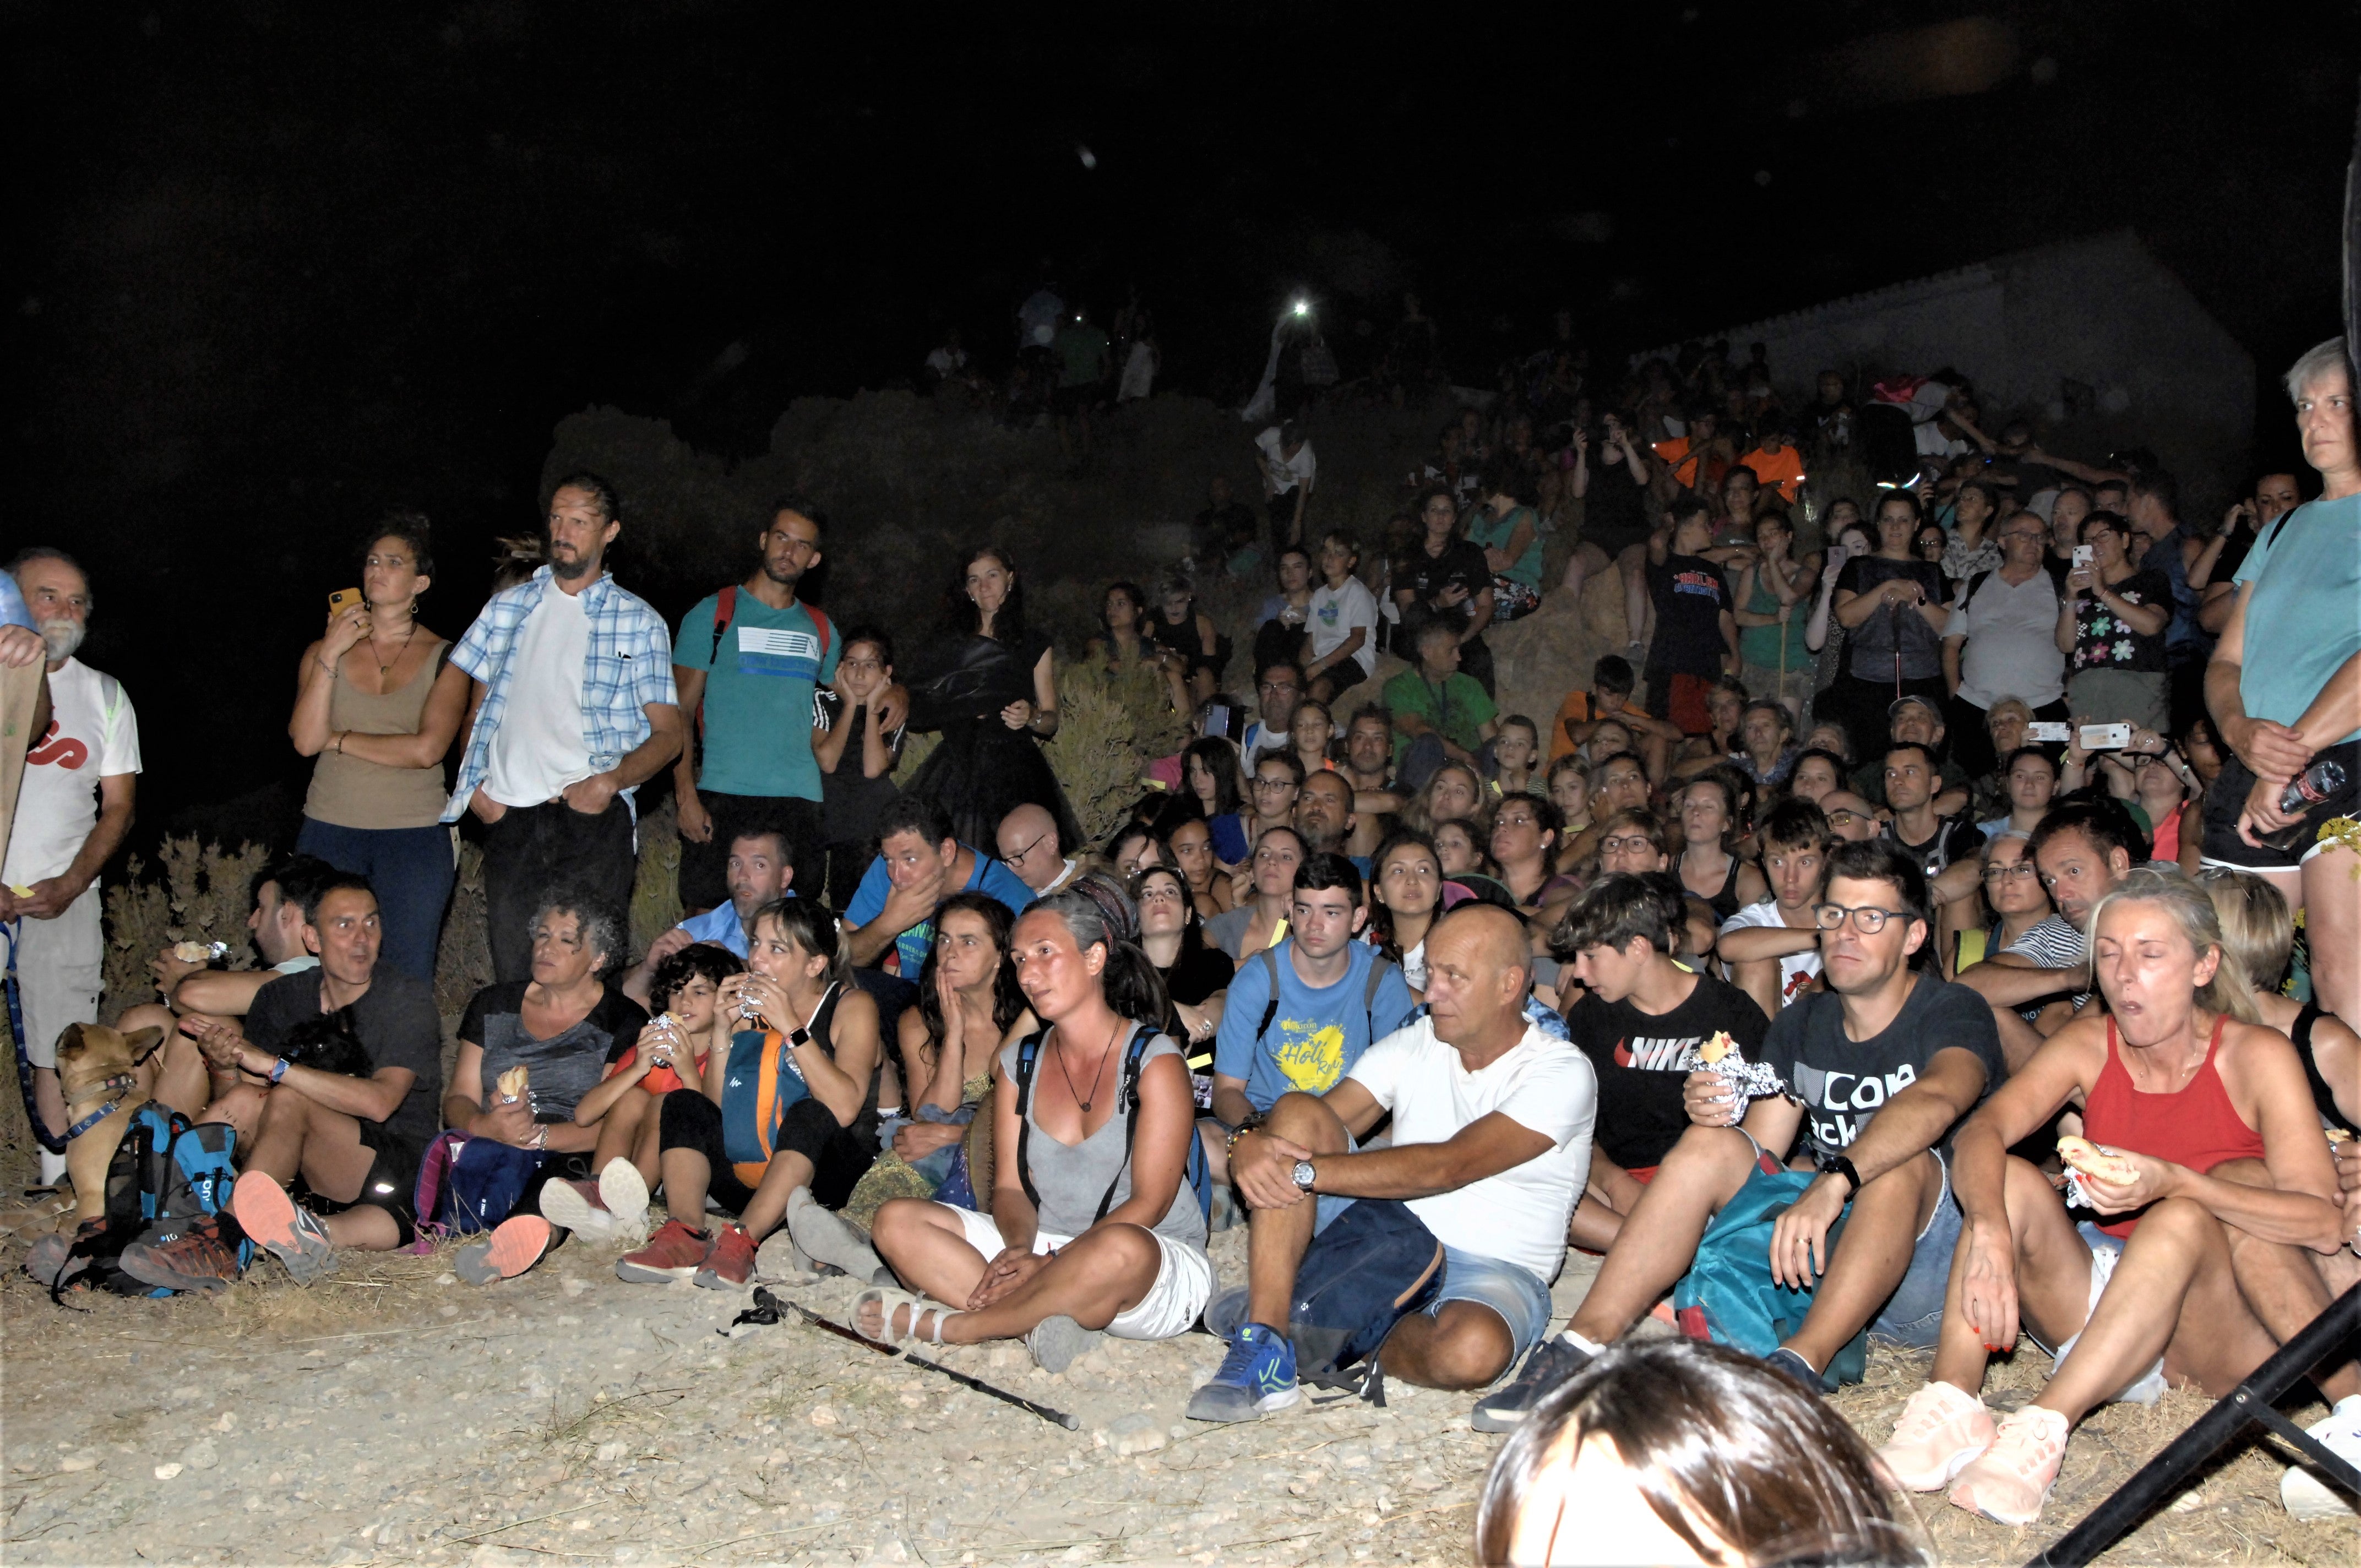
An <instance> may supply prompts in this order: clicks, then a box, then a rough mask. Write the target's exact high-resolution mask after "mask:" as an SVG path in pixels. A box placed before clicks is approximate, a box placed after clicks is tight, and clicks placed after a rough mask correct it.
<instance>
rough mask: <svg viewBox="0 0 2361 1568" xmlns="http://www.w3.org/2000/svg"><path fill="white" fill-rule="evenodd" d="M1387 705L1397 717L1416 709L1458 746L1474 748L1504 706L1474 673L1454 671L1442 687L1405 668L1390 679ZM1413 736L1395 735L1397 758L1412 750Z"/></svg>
mask: <svg viewBox="0 0 2361 1568" xmlns="http://www.w3.org/2000/svg"><path fill="white" fill-rule="evenodd" d="M1386 706H1387V707H1389V708H1391V709H1393V711H1394V713H1395V714H1396V716H1397V717H1399V716H1400V715H1401V714H1405V713H1414V714H1416V715H1418V716H1419V717H1420V718H1423V719H1425V720H1426V722H1427V723H1428V724H1430V725H1432V726H1433V728H1434V729H1436V730H1437V731H1439V732H1440V733H1441V734H1442V736H1443V738H1444V740H1448V741H1450V742H1451V743H1452V744H1453V745H1455V746H1461V747H1465V748H1466V750H1468V751H1474V750H1476V748H1477V747H1478V746H1481V745H1482V744H1483V743H1484V736H1483V729H1484V726H1486V725H1487V724H1489V723H1491V722H1492V718H1493V716H1494V715H1495V714H1497V713H1499V711H1500V710H1499V708H1497V707H1494V706H1493V705H1492V699H1491V698H1490V697H1488V696H1485V695H1484V688H1483V687H1482V686H1481V685H1477V681H1476V677H1475V676H1473V675H1464V674H1459V673H1458V672H1457V671H1453V672H1452V673H1451V674H1450V675H1449V676H1448V677H1446V678H1445V679H1444V683H1443V685H1441V686H1440V687H1436V686H1433V685H1429V684H1428V683H1427V680H1426V677H1425V676H1423V675H1422V674H1419V673H1418V672H1417V671H1416V670H1404V671H1403V672H1402V673H1401V674H1399V675H1396V676H1395V677H1394V678H1393V679H1392V680H1389V681H1388V682H1387V683H1386ZM1410 740H1411V738H1410V737H1409V736H1407V735H1397V736H1395V737H1394V761H1395V762H1397V763H1399V762H1400V761H1401V755H1402V753H1403V752H1404V751H1408V750H1410Z"/></svg>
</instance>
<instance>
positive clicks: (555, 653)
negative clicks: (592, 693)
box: [484, 585, 598, 806]
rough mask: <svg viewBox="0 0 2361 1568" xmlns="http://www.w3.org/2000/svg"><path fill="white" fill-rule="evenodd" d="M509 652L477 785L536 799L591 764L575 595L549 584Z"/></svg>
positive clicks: (556, 791)
mask: <svg viewBox="0 0 2361 1568" xmlns="http://www.w3.org/2000/svg"><path fill="white" fill-rule="evenodd" d="M514 657H515V659H516V677H515V679H514V681H513V682H511V685H510V686H509V703H508V708H507V711H505V712H504V713H503V714H502V715H501V716H500V728H499V729H495V730H494V731H492V749H491V756H490V759H489V771H488V772H487V773H485V774H484V793H485V794H487V795H490V796H491V797H492V798H493V799H494V800H497V801H499V802H500V804H501V805H502V806H539V805H541V804H542V803H543V802H544V801H551V800H555V799H556V798H557V797H558V795H561V794H562V793H564V791H565V789H566V785H568V784H578V783H579V782H581V781H582V780H584V779H587V778H588V777H589V776H590V775H591V774H592V773H595V772H597V771H598V770H596V769H595V768H593V767H591V765H590V745H589V742H588V741H587V740H584V739H583V737H582V669H583V665H584V664H585V663H587V662H588V659H589V657H590V614H589V611H588V610H587V609H584V608H583V604H582V596H581V595H580V594H569V593H566V592H564V591H562V590H560V589H559V588H558V587H555V585H552V586H551V587H550V588H549V591H548V592H546V593H544V594H543V595H542V596H541V602H540V603H539V604H537V605H535V606H534V607H533V614H531V615H530V616H528V617H526V618H525V623H524V627H523V630H520V631H519V632H518V633H517V643H516V652H515V654H514Z"/></svg>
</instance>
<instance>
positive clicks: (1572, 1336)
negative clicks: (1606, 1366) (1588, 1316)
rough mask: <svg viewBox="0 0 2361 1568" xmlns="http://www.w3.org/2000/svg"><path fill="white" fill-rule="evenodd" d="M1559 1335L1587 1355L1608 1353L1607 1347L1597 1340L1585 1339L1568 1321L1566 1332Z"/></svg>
mask: <svg viewBox="0 0 2361 1568" xmlns="http://www.w3.org/2000/svg"><path fill="white" fill-rule="evenodd" d="M1558 1337H1559V1338H1560V1339H1563V1340H1564V1341H1565V1343H1568V1344H1570V1345H1572V1346H1574V1348H1575V1349H1576V1350H1578V1351H1580V1352H1582V1353H1583V1354H1585V1355H1604V1354H1607V1347H1606V1346H1605V1345H1603V1344H1600V1343H1598V1341H1597V1340H1592V1339H1585V1338H1584V1337H1583V1336H1582V1335H1580V1334H1578V1333H1576V1332H1574V1325H1573V1324H1572V1323H1568V1324H1567V1325H1566V1326H1565V1332H1564V1333H1562V1334H1560V1335H1559V1336H1558Z"/></svg>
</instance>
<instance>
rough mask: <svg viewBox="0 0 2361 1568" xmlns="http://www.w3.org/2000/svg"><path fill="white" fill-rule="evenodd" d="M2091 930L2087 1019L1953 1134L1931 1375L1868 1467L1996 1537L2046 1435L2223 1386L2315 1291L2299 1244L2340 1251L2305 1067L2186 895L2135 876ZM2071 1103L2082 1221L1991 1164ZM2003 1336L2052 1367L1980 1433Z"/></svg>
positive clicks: (2262, 1353)
mask: <svg viewBox="0 0 2361 1568" xmlns="http://www.w3.org/2000/svg"><path fill="white" fill-rule="evenodd" d="M2091 932H2092V969H2093V970H2094V971H2095V973H2096V978H2097V980H2098V983H2099V987H2100V989H2101V990H2102V991H2103V992H2104V993H2105V995H2106V1000H2107V1007H2108V1014H2107V1015H2106V1016H2103V1017H2085V1018H2081V1019H2078V1020H2076V1021H2075V1022H2073V1023H2071V1024H2069V1025H2066V1026H2065V1027H2064V1028H2063V1029H2060V1030H2059V1032H2058V1033H2057V1034H2055V1035H2053V1036H2050V1037H2049V1039H2048V1041H2047V1042H2045V1043H2044V1044H2043V1045H2042V1047H2041V1048H2040V1049H2039V1050H2038V1051H2037V1052H2036V1053H2035V1054H2034V1056H2033V1058H2032V1059H2031V1060H2029V1061H2028V1062H2027V1063H2026V1065H2025V1066H2024V1067H2022V1068H2020V1069H2018V1070H2017V1071H2016V1072H2015V1074H2014V1075H2013V1076H2011V1077H2010V1078H2009V1079H2008V1080H2007V1081H2006V1082H2004V1083H2003V1084H2002V1085H2001V1087H2000V1088H1999V1089H1998V1090H1997V1091H1994V1092H1993V1096H1992V1098H1991V1099H1989V1100H1987V1101H1985V1102H1984V1103H1983V1105H1982V1107H1981V1108H1980V1109H1979V1110H1977V1111H1976V1113H1974V1114H1973V1115H1971V1116H1970V1117H1969V1118H1968V1120H1967V1122H1966V1123H1965V1124H1963V1125H1962V1126H1961V1127H1960V1132H1959V1134H1958V1135H1957V1137H1956V1139H1955V1140H1954V1144H1953V1155H1952V1176H1951V1184H1952V1190H1953V1191H1954V1193H1955V1194H1956V1195H1957V1197H1958V1200H1959V1203H1960V1212H1961V1213H1962V1214H1963V1215H1964V1216H1965V1221H1966V1228H1965V1230H1964V1232H1963V1234H1961V1236H1960V1254H1959V1261H1958V1262H1957V1263H1956V1264H1955V1265H1954V1266H1953V1267H1952V1270H1951V1279H1950V1286H1949V1292H1948V1294H1947V1296H1946V1299H1945V1300H1944V1305H1943V1321H1942V1338H1941V1340H1940V1342H1939V1343H1938V1346H1937V1349H1936V1353H1935V1365H1934V1376H1933V1378H1932V1380H1931V1381H1929V1382H1928V1383H1927V1386H1926V1387H1923V1388H1921V1389H1919V1390H1918V1391H1917V1392H1916V1394H1913V1395H1912V1396H1911V1397H1910V1402H1909V1404H1908V1405H1907V1406H1906V1407H1905V1409H1904V1410H1903V1412H1902V1418H1901V1420H1899V1421H1898V1422H1897V1423H1896V1424H1895V1427H1894V1435H1893V1437H1892V1438H1891V1439H1889V1440H1888V1441H1887V1442H1886V1444H1885V1446H1884V1447H1883V1448H1882V1449H1880V1450H1879V1454H1880V1456H1881V1457H1882V1458H1883V1459H1884V1461H1885V1462H1886V1464H1888V1465H1889V1466H1890V1467H1891V1468H1892V1470H1893V1472H1894V1475H1895V1477H1896V1478H1897V1479H1898V1480H1899V1481H1900V1482H1901V1484H1902V1485H1903V1486H1906V1487H1909V1488H1911V1489H1912V1490H1915V1491H1934V1490H1936V1489H1937V1488H1938V1487H1941V1486H1944V1485H1946V1484H1947V1483H1951V1486H1950V1499H1951V1501H1952V1502H1953V1503H1955V1504H1957V1505H1958V1506H1959V1507H1960V1508H1968V1509H1971V1510H1972V1511H1974V1512H1977V1513H1981V1514H1983V1515H1986V1516H1987V1517H1989V1518H1992V1519H1998V1520H2000V1521H2001V1522H2002V1523H2004V1524H2011V1525H2026V1524H2030V1523H2032V1522H2033V1521H2034V1519H2037V1517H2039V1515H2040V1513H2041V1506H2042V1504H2043V1502H2044V1501H2045V1500H2047V1498H2048V1495H2049V1488H2050V1486H2051V1485H2052V1484H2053V1483H2054V1482H2055V1481H2056V1480H2057V1478H2058V1472H2059V1466H2060V1465H2061V1464H2063V1463H2064V1460H2065V1457H2066V1442H2067V1434H2068V1433H2069V1432H2070V1431H2072V1430H2073V1427H2074V1424H2075V1423H2076V1422H2077V1421H2079V1420H2081V1419H2082V1418H2083V1417H2084V1416H2085V1415H2087V1414H2089V1413H2090V1412H2091V1411H2092V1410H2093V1409H2096V1408H2098V1407H2099V1406H2100V1405H2102V1404H2104V1403H2106V1402H2107V1401H2109V1400H2112V1399H2136V1400H2142V1401H2146V1400H2152V1399H2154V1398H2156V1397H2157V1396H2158V1395H2159V1394H2161V1393H2162V1392H2163V1389H2164V1387H2165V1385H2166V1383H2167V1382H2168V1381H2169V1382H2173V1383H2182V1384H2194V1385H2196V1386H2198V1387H2202V1388H2203V1389H2204V1391H2205V1392H2206V1393H2207V1394H2209V1395H2211V1396H2213V1397H2214V1398H2221V1397H2222V1396H2224V1395H2225V1394H2227V1393H2229V1392H2230V1390H2231V1389H2232V1388H2234V1387H2236V1386H2237V1384H2238V1383H2239V1382H2240V1381H2241V1380H2242V1379H2244V1378H2245V1377H2246V1376H2247V1375H2248V1374H2250V1373H2252V1372H2253V1371H2254V1369H2255V1368H2256V1367H2257V1365H2260V1364H2261V1363H2262V1362H2263V1360H2264V1359H2265V1358H2266V1357H2268V1355H2269V1354H2271V1353H2272V1352H2273V1351H2275V1350H2277V1349H2278V1348H2279V1345H2280V1344H2281V1343H2284V1342H2285V1341H2286V1340H2287V1339H2289V1338H2290V1337H2291V1336H2292V1335H2293V1334H2294V1333H2295V1332H2296V1331H2297V1330H2299V1329H2301V1327H2302V1326H2303V1324H2304V1323H2305V1322H2308V1321H2311V1316H2312V1311H2311V1310H2295V1311H2292V1312H2290V1311H2289V1310H2287V1309H2288V1308H2289V1307H2290V1306H2291V1305H2292V1304H2293V1303H2294V1301H2295V1299H2296V1297H2297V1292H2296V1290H2295V1289H2294V1288H2293V1287H2294V1286H2296V1285H2297V1284H2299V1283H2300V1282H2301V1281H2302V1280H2312V1281H2314V1282H2315V1283H2316V1281H2317V1276H2316V1275H2315V1274H2314V1272H2313V1270H2312V1265H2311V1264H2310V1263H2309V1262H2308V1261H2306V1259H2305V1257H2304V1255H2303V1251H2302V1249H2309V1250H2311V1251H2312V1252H2317V1253H2323V1254H2324V1253H2329V1252H2333V1251H2334V1250H2335V1249H2336V1248H2337V1247H2338V1246H2340V1245H2342V1244H2343V1242H2344V1239H2345V1237H2344V1234H2343V1230H2344V1223H2343V1219H2342V1215H2341V1213H2340V1212H2339V1210H2338V1208H2337V1204H2336V1201H2335V1193H2336V1177H2335V1173H2334V1168H2333V1167H2332V1165H2331V1163H2330V1160H2329V1153H2328V1143H2327V1141H2326V1140H2325V1139H2324V1138H2323V1137H2322V1136H2321V1128H2320V1118H2319V1116H2318V1114H2317V1113H2315V1112H2314V1110H2313V1108H2312V1095H2311V1093H2310V1091H2308V1090H2307V1088H2306V1087H2305V1084H2304V1076H2303V1068H2302V1066H2301V1063H2299V1062H2298V1061H2297V1060H2296V1056H2295V1052H2294V1050H2293V1049H2292V1048H2291V1047H2290V1046H2289V1045H2288V1041H2287V1036H2284V1035H2281V1034H2279V1032H2278V1031H2277V1030H2275V1029H2271V1028H2268V1027H2266V1026H2264V1025H2260V1024H2257V1023H2256V1022H2254V1017H2255V1008H2254V1002H2253V998H2252V995H2251V993H2250V991H2249V988H2248V985H2247V982H2246V979H2245V977H2244V976H2242V975H2239V974H2237V973H2236V972H2235V970H2234V969H2233V967H2232V966H2231V965H2229V964H2228V963H2227V962H2226V961H2225V960H2224V957H2223V951H2222V931H2221V927H2220V925H2219V924H2218V922H2217V921H2216V919H2215V916H2214V914H2213V905H2212V904H2211V903H2209V902H2208V901H2207V899H2206V897H2205V894H2203V893H2202V891H2200V890H2199V889H2198V888H2197V887H2196V886H2195V885H2194V884H2192V883H2190V882H2189V881H2188V880H2187V879H2185V878H2183V877H2180V876H2179V875H2169V874H2166V873H2163V872H2154V871H2147V870H2136V871H2134V872H2132V873H2131V874H2130V876H2128V877H2127V878H2125V881H2124V882H2123V883H2122V884H2121V885H2120V886H2119V887H2117V888H2116V889H2115V891H2114V892H2113V893H2111V894H2108V895H2107V896H2106V897H2105V898H2103V899H2102V900H2101V901H2100V902H2099V904H2098V905H2097V907H2096V908H2094V909H2093V910H2092V915H2091ZM2077 1100H2079V1101H2081V1105H2082V1124H2083V1130H2084V1133H2085V1135H2087V1136H2088V1137H2089V1139H2090V1141H2091V1143H2092V1144H2094V1145H2097V1146H2100V1148H2099V1150H2098V1151H2097V1152H2098V1153H2099V1155H2100V1156H2101V1157H2102V1161H2101V1163H2102V1170H2103V1174H2100V1175H2093V1174H2087V1173H2086V1174H2083V1175H2081V1177H2080V1181H2081V1186H2082V1189H2083V1191H2084V1193H2085V1194H2086V1195H2087V1197H2088V1200H2089V1202H2090V1204H2091V1207H2092V1209H2093V1210H2095V1211H2096V1212H2097V1213H2098V1214H2099V1215H2100V1216H2102V1218H2101V1219H2100V1220H2098V1221H2089V1220H2085V1221H2082V1222H2081V1223H2079V1224H2078V1223H2077V1222H2076V1220H2075V1218H2074V1216H2073V1215H2071V1214H2070V1213H2069V1212H2068V1210H2067V1206H2066V1204H2065V1203H2064V1202H2063V1201H2060V1200H2059V1195H2058V1193H2057V1191H2056V1190H2054V1189H2053V1188H2052V1187H2051V1186H2050V1183H2049V1180H2048V1178H2047V1177H2046V1176H2044V1175H2043V1174H2042V1172H2041V1171H2040V1170H2038V1169H2037V1168H2035V1167H2033V1166H2031V1165H2029V1164H2027V1163H2026V1162H2025V1161H2024V1160H2021V1159H2018V1158H2015V1157H2012V1156H2011V1155H2009V1153H2008V1152H2007V1151H2008V1149H2009V1147H2010V1146H2011V1145H2013V1144H2015V1143H2016V1142H2017V1140H2019V1139H2021V1138H2024V1137H2026V1136H2028V1135H2031V1134H2032V1133H2034V1132H2036V1131H2037V1130H2038V1129H2040V1128H2042V1127H2046V1126H2048V1124H2050V1122H2051V1121H2052V1120H2053V1119H2054V1118H2055V1117H2056V1116H2057V1114H2058V1113H2059V1111H2061V1110H2063V1109H2065V1108H2066V1107H2067V1106H2068V1105H2069V1104H2070V1103H2071V1102H2075V1101H2077ZM2070 1148H2071V1146H2070ZM2077 1152H2079V1151H2077ZM2317 1299H2318V1300H2320V1301H2322V1302H2323V1303H2324V1301H2325V1298H2324V1296H2323V1297H2318V1298H2317ZM2307 1305H2309V1303H2307ZM2297 1320H2301V1321H2297ZM2020 1321H2022V1323H2023V1324H2024V1326H2025V1328H2026V1330H2027V1331H2028V1332H2031V1333H2032V1335H2033V1336H2034V1337H2035V1338H2036V1339H2037V1340H2038V1341H2039V1342H2041V1343H2044V1344H2046V1345H2048V1346H2050V1347H2053V1349H2054V1352H2055V1356H2056V1365H2055V1367H2054V1369H2053V1370H2052V1372H2051V1374H2050V1377H2049V1382H2048V1387H2046V1388H2044V1389H2043V1391H2042V1392H2041V1393H2040V1395H2039V1396H2037V1398H2035V1399H2034V1400H2033V1402H2032V1403H2030V1404H2028V1405H2026V1406H2024V1407H2023V1408H2022V1409H2017V1410H2015V1411H2014V1412H2012V1413H2010V1414H2009V1415H2007V1416H2005V1417H2004V1418H2002V1419H2001V1420H2000V1421H1999V1422H1998V1423H1997V1424H1995V1423H1994V1421H1993V1414H1992V1412H1991V1411H1990V1410H1989V1409H1986V1408H1985V1407H1984V1404H1983V1401H1982V1398H1979V1397H1978V1395H1979V1390H1981V1389H1982V1387H1983V1376H1984V1365H1985V1361H1986V1359H1987V1357H1988V1356H1989V1355H1990V1354H1992V1353H1993V1351H1995V1350H2002V1349H2005V1348H2008V1347H2010V1346H2013V1345H2014V1344H2015V1343H2016V1332H2017V1327H2018V1324H2019V1322H2020ZM2320 1381H2321V1387H2322V1388H2323V1392H2326V1393H2328V1395H2329V1397H2330V1398H2332V1399H2334V1398H2343V1397H2345V1396H2349V1395H2351V1394H2353V1393H2355V1392H2356V1390H2361V1376H2356V1373H2355V1371H2354V1369H2353V1368H2352V1366H2351V1365H2345V1366H2343V1367H2340V1368H2338V1369H2336V1370H2335V1371H2334V1372H2333V1373H2328V1374H2326V1375H2324V1376H2322V1377H2321V1379H2320ZM1954 1476H1956V1477H1957V1478H1958V1479H1957V1481H1956V1482H1952V1478H1953V1477H1954Z"/></svg>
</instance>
